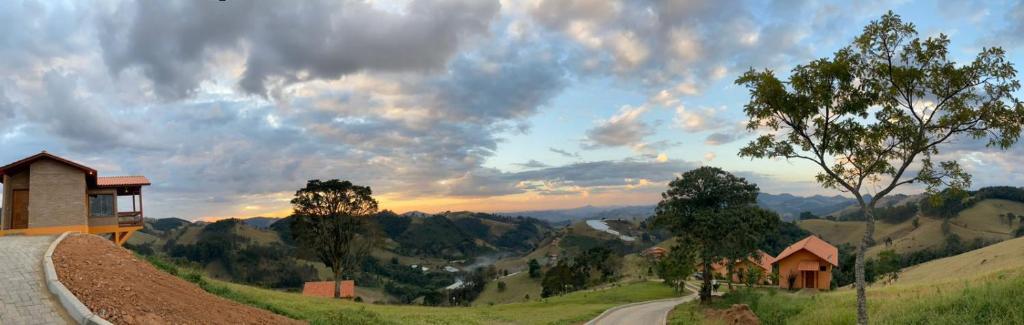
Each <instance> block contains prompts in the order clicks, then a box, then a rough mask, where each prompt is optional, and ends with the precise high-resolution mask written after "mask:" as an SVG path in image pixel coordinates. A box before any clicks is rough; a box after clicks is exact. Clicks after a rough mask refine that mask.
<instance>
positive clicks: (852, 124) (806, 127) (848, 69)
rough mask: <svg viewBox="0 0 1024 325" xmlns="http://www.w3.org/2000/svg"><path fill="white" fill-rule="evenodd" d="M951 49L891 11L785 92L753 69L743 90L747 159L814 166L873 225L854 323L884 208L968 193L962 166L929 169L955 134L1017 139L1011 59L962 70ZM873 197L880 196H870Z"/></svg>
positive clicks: (995, 53) (1023, 112)
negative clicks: (887, 200)
mask: <svg viewBox="0 0 1024 325" xmlns="http://www.w3.org/2000/svg"><path fill="white" fill-rule="evenodd" d="M948 45H949V39H948V38H947V37H946V36H945V35H941V34H940V35H939V36H937V37H929V38H927V39H923V40H922V39H920V38H919V37H917V31H916V30H915V28H914V25H913V24H910V23H904V22H903V21H902V19H901V18H900V16H898V15H896V14H893V13H892V12H889V13H887V14H885V15H884V16H882V18H881V19H880V20H877V21H873V22H871V23H870V24H869V25H868V26H866V27H865V28H864V32H863V33H862V34H861V35H860V36H858V37H856V38H855V39H854V42H853V44H852V45H851V46H848V47H845V48H843V49H840V50H839V51H837V52H836V53H835V54H834V55H833V56H832V58H822V59H818V60H815V61H812V62H810V63H808V64H805V65H799V66H797V67H796V68H794V69H793V70H792V73H791V75H790V76H789V80H788V82H783V81H781V80H779V79H778V78H777V77H776V76H775V74H774V73H773V72H772V71H770V70H764V71H755V70H753V69H751V70H750V71H748V72H747V73H745V74H744V75H743V76H741V77H740V78H739V79H737V81H736V82H737V84H740V85H745V86H746V87H747V88H748V89H749V90H750V94H751V99H750V102H749V103H748V104H747V105H746V106H745V112H746V114H747V116H748V117H749V122H748V125H747V127H748V129H750V130H761V132H764V133H763V135H762V136H760V137H758V138H757V139H756V140H754V141H752V142H751V143H750V144H749V145H748V146H746V147H744V148H743V149H741V150H740V155H741V156H745V157H751V158H786V159H802V160H806V161H809V162H811V163H812V164H813V165H814V166H815V167H816V168H817V169H819V171H820V173H819V174H818V175H817V177H816V179H817V181H818V182H819V183H820V184H821V185H822V186H824V187H825V188H831V189H839V190H841V191H844V192H847V193H849V194H851V195H853V196H854V197H855V198H856V199H857V202H858V204H859V206H860V208H861V210H862V212H863V214H864V216H865V218H864V222H865V225H866V227H865V231H864V235H863V237H862V239H861V241H860V243H859V244H858V247H857V251H856V254H857V258H856V266H855V271H856V272H855V273H856V288H857V323H858V324H867V322H868V319H867V300H866V299H867V298H866V296H865V281H864V263H865V262H864V251H865V249H866V248H867V246H868V245H869V243H870V242H872V237H873V235H874V230H875V227H874V214H873V212H874V208H875V205H876V203H877V202H879V201H880V200H881V199H883V198H884V197H886V195H888V194H889V193H891V192H892V191H893V190H895V189H896V188H897V187H899V186H901V185H906V184H912V183H917V184H923V185H925V186H926V187H927V190H928V191H929V192H934V191H935V190H936V189H937V188H939V187H940V186H943V185H945V186H948V187H951V188H967V187H969V185H970V177H969V175H968V174H967V173H966V172H964V170H962V169H961V168H960V165H958V164H957V162H956V161H943V162H938V163H937V164H936V163H935V162H933V160H932V158H933V157H934V156H935V155H937V154H938V153H939V145H941V144H943V143H947V142H948V141H949V140H950V139H951V138H954V137H955V136H961V135H966V136H970V137H972V138H976V139H980V138H986V137H987V138H988V142H987V144H988V145H989V146H994V147H998V148H1001V149H1006V148H1008V147H1009V146H1011V145H1012V144H1013V143H1015V142H1016V141H1017V139H1018V138H1019V136H1020V131H1021V124H1022V123H1024V105H1022V104H1021V102H1020V101H1019V100H1018V99H1017V98H1015V97H1014V95H1013V94H1012V93H1013V92H1015V91H1017V90H1018V89H1019V88H1020V83H1019V81H1017V80H1016V79H1015V77H1016V71H1015V70H1014V68H1013V65H1012V64H1011V63H1010V62H1007V61H1006V58H1005V54H1004V51H1003V50H1002V49H1001V48H998V47H995V48H985V49H982V51H981V52H980V53H979V54H978V55H977V57H976V58H975V60H974V61H972V62H971V63H969V64H966V65H957V63H956V62H953V61H952V60H950V59H949V58H948V57H947V54H948V52H949V51H948ZM914 171H916V173H914ZM869 189H876V190H877V192H876V193H874V195H873V196H871V197H870V198H866V197H865V194H869V193H867V190H869Z"/></svg>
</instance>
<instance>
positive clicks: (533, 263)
mask: <svg viewBox="0 0 1024 325" xmlns="http://www.w3.org/2000/svg"><path fill="white" fill-rule="evenodd" d="M529 267H530V277H531V278H539V277H540V262H537V259H536V258H531V259H530V263H529Z"/></svg>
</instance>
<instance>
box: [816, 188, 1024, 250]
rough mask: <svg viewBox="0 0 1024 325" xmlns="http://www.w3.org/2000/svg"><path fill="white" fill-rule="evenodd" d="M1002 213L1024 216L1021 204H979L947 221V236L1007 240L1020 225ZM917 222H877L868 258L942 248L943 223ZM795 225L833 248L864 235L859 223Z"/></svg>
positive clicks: (922, 219) (924, 219)
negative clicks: (887, 241) (889, 242)
mask: <svg viewBox="0 0 1024 325" xmlns="http://www.w3.org/2000/svg"><path fill="white" fill-rule="evenodd" d="M1005 213H1014V214H1024V203H1020V202H1015V201H1008V200H1003V199H984V200H981V201H978V202H977V203H974V204H973V205H972V206H971V207H969V208H967V209H965V210H963V211H960V212H959V213H958V214H957V215H956V216H955V217H953V218H950V219H949V226H948V227H949V231H948V233H949V234H955V235H957V236H958V237H959V238H960V240H962V241H964V242H970V241H973V240H975V239H978V240H983V241H987V242H998V241H1003V240H1006V239H1010V238H1012V237H1013V236H1012V233H1013V231H1014V230H1015V229H1016V227H1019V223H1012V224H1007V223H1006V221H1005V219H1003V217H1001V216H1000V215H1002V214H1005ZM917 220H918V221H917V222H918V225H917V227H915V226H914V220H913V219H910V220H907V221H903V222H900V223H895V224H890V223H886V222H876V223H875V241H876V243H877V244H876V245H875V246H873V247H871V248H870V249H869V250H868V255H869V256H875V255H877V254H878V253H879V252H881V251H883V250H893V251H896V252H897V253H910V252H914V251H919V250H923V249H930V248H941V247H943V245H945V243H946V239H947V235H948V234H947V233H946V232H944V231H943V230H942V228H943V226H942V224H943V222H944V220H943V219H938V218H931V217H924V216H919V217H918V219H917ZM798 225H799V226H800V227H801V228H803V229H805V230H807V231H809V232H811V233H814V234H818V235H819V236H821V237H822V238H823V239H825V240H827V241H829V242H830V243H833V244H836V245H839V244H851V245H856V243H857V242H859V241H860V238H861V236H863V234H864V223H863V222H861V221H832V220H825V219H812V220H801V221H799V222H798ZM886 238H890V239H892V245H891V246H885V239H886Z"/></svg>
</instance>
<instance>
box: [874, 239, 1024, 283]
mask: <svg viewBox="0 0 1024 325" xmlns="http://www.w3.org/2000/svg"><path fill="white" fill-rule="evenodd" d="M1014 270H1017V271H1019V270H1024V238H1016V239H1011V240H1007V241H1003V242H1001V243H998V244H994V245H991V246H987V247H984V248H980V249H976V250H973V251H970V252H966V253H963V254H960V255H955V256H950V257H946V258H941V259H937V260H934V261H930V262H926V263H923V264H918V265H915V266H911V267H909V268H906V269H903V271H902V272H900V275H899V279H897V280H896V281H894V282H893V284H892V285H915V284H928V283H937V282H949V281H957V280H958V279H969V278H974V277H989V276H992V275H994V274H999V273H1003V272H1007V271H1014Z"/></svg>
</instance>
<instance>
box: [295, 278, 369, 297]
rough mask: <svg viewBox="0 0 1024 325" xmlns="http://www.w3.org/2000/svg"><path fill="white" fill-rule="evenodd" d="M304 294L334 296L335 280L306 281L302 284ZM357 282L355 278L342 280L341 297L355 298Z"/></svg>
mask: <svg viewBox="0 0 1024 325" xmlns="http://www.w3.org/2000/svg"><path fill="white" fill-rule="evenodd" d="M302 295H303V296H314V297H327V298H334V281H315V282H306V284H305V285H303V286H302ZM355 296H356V282H355V281H353V280H344V281H341V297H342V298H355Z"/></svg>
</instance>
